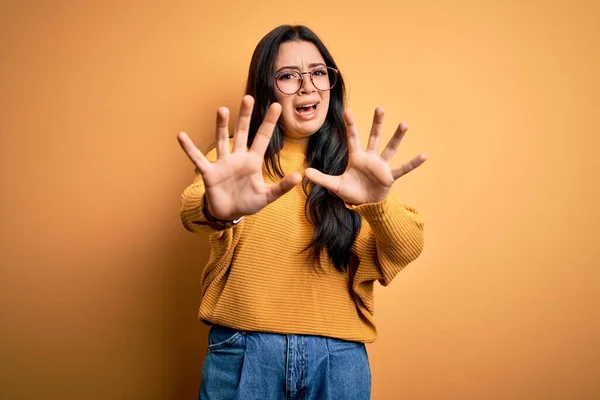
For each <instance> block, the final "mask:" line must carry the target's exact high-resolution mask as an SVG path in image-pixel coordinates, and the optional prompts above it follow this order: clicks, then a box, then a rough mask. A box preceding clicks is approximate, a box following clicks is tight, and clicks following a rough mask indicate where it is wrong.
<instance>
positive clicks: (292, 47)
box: [275, 41, 330, 143]
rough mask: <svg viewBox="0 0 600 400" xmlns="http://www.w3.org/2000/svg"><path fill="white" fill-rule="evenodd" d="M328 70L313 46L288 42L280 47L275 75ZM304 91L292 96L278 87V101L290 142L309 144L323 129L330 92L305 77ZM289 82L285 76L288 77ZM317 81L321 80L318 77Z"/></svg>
mask: <svg viewBox="0 0 600 400" xmlns="http://www.w3.org/2000/svg"><path fill="white" fill-rule="evenodd" d="M323 67H325V60H324V59H323V57H322V56H321V53H320V52H319V50H318V49H317V46H315V45H314V44H312V43H311V42H304V41H294V42H286V43H283V44H282V45H281V46H279V53H278V54H277V58H276V60H275V74H276V75H277V74H279V73H281V72H286V71H299V72H311V71H315V70H318V69H322V68H323ZM302 77H303V80H302V86H301V87H300V90H299V91H298V92H297V93H295V94H291V95H286V94H283V93H282V92H281V91H280V90H279V89H277V87H275V98H276V99H277V102H278V103H279V104H281V117H280V119H279V123H280V124H281V126H282V127H283V134H284V136H285V138H286V139H288V140H290V141H295V142H301V143H307V142H308V138H309V137H310V135H312V134H313V133H315V132H316V131H318V130H319V128H321V126H322V125H323V123H324V122H325V117H327V110H328V109H329V93H330V92H329V91H328V90H327V91H319V90H317V88H315V86H314V85H313V83H312V82H311V80H310V76H309V75H308V74H303V75H302ZM284 78H285V76H284ZM313 79H315V80H317V79H318V76H317V75H316V74H315V76H314V78H313Z"/></svg>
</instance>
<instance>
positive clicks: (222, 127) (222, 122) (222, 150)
mask: <svg viewBox="0 0 600 400" xmlns="http://www.w3.org/2000/svg"><path fill="white" fill-rule="evenodd" d="M216 136H217V160H220V159H222V158H227V157H229V109H228V108H227V107H220V108H219V109H218V110H217V135H216Z"/></svg>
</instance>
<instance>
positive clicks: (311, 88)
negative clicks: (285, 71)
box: [299, 72, 317, 94]
mask: <svg viewBox="0 0 600 400" xmlns="http://www.w3.org/2000/svg"><path fill="white" fill-rule="evenodd" d="M301 74H302V84H301V86H300V90H299V93H300V94H310V93H313V92H315V91H316V90H317V88H316V87H315V85H313V83H312V79H310V78H311V77H310V72H301Z"/></svg>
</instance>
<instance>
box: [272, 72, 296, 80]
mask: <svg viewBox="0 0 600 400" xmlns="http://www.w3.org/2000/svg"><path fill="white" fill-rule="evenodd" d="M294 78H297V77H296V74H295V73H294V72H292V71H289V72H288V71H285V72H282V73H280V74H279V75H277V80H279V81H289V80H290V79H294Z"/></svg>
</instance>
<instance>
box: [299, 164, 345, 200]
mask: <svg viewBox="0 0 600 400" xmlns="http://www.w3.org/2000/svg"><path fill="white" fill-rule="evenodd" d="M304 176H306V178H308V180H310V181H311V182H313V183H315V184H317V185H320V186H323V187H324V188H325V189H327V190H330V191H332V192H333V193H335V194H338V193H339V188H340V177H339V176H334V175H326V174H324V173H322V172H321V171H318V170H316V169H314V168H307V169H306V170H305V171H304Z"/></svg>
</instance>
